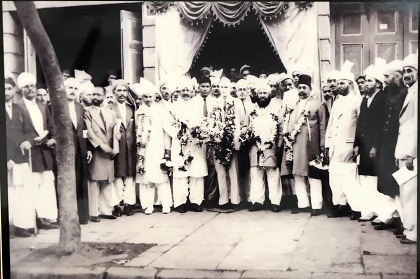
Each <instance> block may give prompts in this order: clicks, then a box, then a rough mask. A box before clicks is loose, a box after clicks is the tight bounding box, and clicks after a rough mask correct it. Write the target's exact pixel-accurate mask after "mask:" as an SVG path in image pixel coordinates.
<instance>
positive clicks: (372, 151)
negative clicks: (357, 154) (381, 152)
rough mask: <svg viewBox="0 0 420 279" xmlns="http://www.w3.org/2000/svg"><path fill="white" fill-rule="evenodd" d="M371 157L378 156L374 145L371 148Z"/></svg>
mask: <svg viewBox="0 0 420 279" xmlns="http://www.w3.org/2000/svg"><path fill="white" fill-rule="evenodd" d="M369 157H370V158H372V159H375V158H376V148H375V147H372V149H371V150H370V152H369Z"/></svg>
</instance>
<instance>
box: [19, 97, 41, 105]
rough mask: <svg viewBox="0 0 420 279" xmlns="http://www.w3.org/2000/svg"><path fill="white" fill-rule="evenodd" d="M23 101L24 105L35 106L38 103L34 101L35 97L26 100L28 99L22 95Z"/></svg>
mask: <svg viewBox="0 0 420 279" xmlns="http://www.w3.org/2000/svg"><path fill="white" fill-rule="evenodd" d="M23 102H24V103H25V104H26V105H35V106H37V105H38V104H37V103H36V98H34V99H33V100H32V101H31V100H28V99H26V98H25V97H23Z"/></svg>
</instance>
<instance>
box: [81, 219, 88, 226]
mask: <svg viewBox="0 0 420 279" xmlns="http://www.w3.org/2000/svg"><path fill="white" fill-rule="evenodd" d="M79 224H80V225H87V224H88V220H79Z"/></svg>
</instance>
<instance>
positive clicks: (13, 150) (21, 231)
mask: <svg viewBox="0 0 420 279" xmlns="http://www.w3.org/2000/svg"><path fill="white" fill-rule="evenodd" d="M4 92H5V101H6V138H7V171H8V185H9V188H8V192H9V223H10V225H11V226H13V227H14V234H15V236H18V237H30V236H31V233H30V229H33V228H34V227H35V222H34V220H35V209H34V197H33V195H32V184H31V175H32V174H31V169H30V167H29V156H28V154H29V152H28V151H27V150H25V151H22V149H21V148H20V145H21V144H22V143H23V142H24V141H25V138H24V131H23V125H22V118H21V117H20V114H21V112H20V108H19V106H18V105H16V104H13V97H14V95H15V92H16V84H15V82H14V80H13V78H11V77H7V78H5V80H4Z"/></svg>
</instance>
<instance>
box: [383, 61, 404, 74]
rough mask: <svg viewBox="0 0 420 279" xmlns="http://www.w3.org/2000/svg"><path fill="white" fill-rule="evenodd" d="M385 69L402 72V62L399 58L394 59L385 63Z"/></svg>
mask: <svg viewBox="0 0 420 279" xmlns="http://www.w3.org/2000/svg"><path fill="white" fill-rule="evenodd" d="M386 70H388V71H395V72H402V70H403V62H402V61H401V60H394V61H392V62H389V63H388V64H387V65H386Z"/></svg>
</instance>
